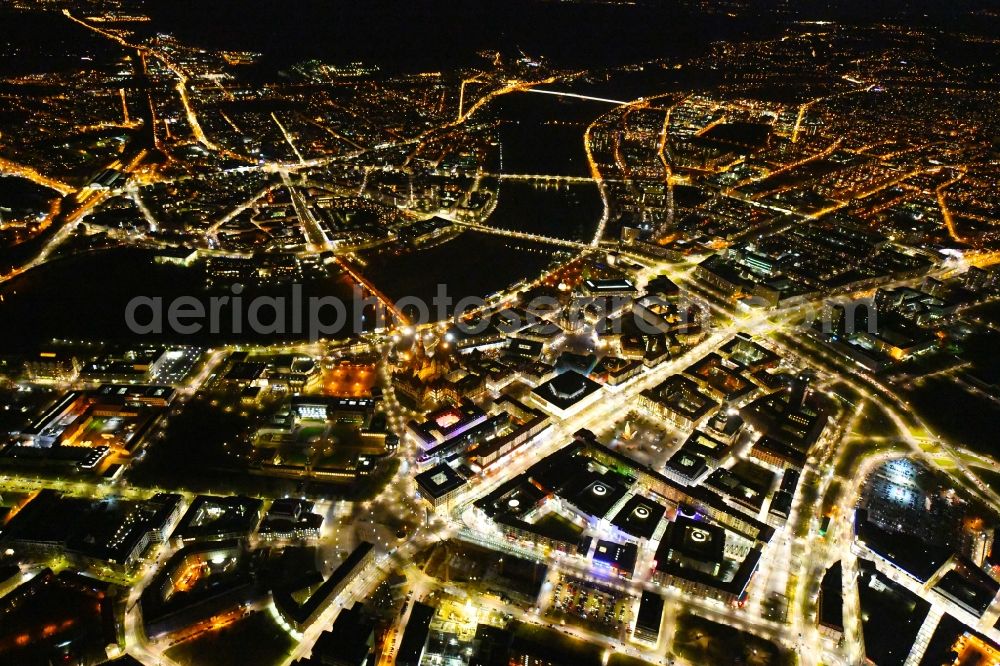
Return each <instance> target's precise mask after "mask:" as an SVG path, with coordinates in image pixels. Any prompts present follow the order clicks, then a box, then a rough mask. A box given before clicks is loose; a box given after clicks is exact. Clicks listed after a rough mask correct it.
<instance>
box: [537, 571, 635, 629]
mask: <svg viewBox="0 0 1000 666" xmlns="http://www.w3.org/2000/svg"><path fill="white" fill-rule="evenodd" d="M631 601H632V600H631V598H630V597H629V596H628V595H626V594H625V593H622V592H618V591H616V590H613V589H611V588H607V587H603V586H601V585H598V584H596V583H589V582H587V581H583V580H580V579H578V578H573V577H570V576H562V575H561V576H560V577H559V579H558V582H557V583H556V586H555V589H554V590H553V596H552V605H551V607H550V608H549V609H548V611H547V614H548V615H549V616H550V617H552V618H554V619H557V620H560V621H563V622H572V623H573V624H579V625H581V626H584V627H586V628H588V629H592V630H594V631H599V632H601V633H604V634H607V635H612V636H613V635H621V634H622V633H623V632H624V630H625V629H626V628H627V627H628V625H629V621H630V620H631V613H630V611H629V606H631V605H632V604H631Z"/></svg>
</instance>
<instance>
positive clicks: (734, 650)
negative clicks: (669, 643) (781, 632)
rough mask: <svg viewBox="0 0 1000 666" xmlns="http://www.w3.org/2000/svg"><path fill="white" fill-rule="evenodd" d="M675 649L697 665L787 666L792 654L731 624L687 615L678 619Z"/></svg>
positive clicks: (676, 652) (675, 651)
mask: <svg viewBox="0 0 1000 666" xmlns="http://www.w3.org/2000/svg"><path fill="white" fill-rule="evenodd" d="M673 651H674V653H675V654H678V655H680V656H681V657H683V658H684V659H687V660H688V661H690V662H692V663H695V664H712V666H737V664H740V665H746V666H785V665H787V664H791V663H792V661H791V659H792V658H791V656H790V655H788V654H785V653H784V652H782V651H781V650H780V649H779V648H778V646H777V645H775V644H774V643H772V642H771V641H768V640H765V639H763V638H760V637H758V636H754V635H753V634H749V633H747V632H745V631H740V630H739V629H735V628H733V627H730V626H728V625H724V624H719V623H717V622H712V621H711V620H706V619H705V618H703V617H699V616H697V615H691V614H684V615H681V616H680V617H678V618H677V632H676V633H675V634H674V646H673Z"/></svg>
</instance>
